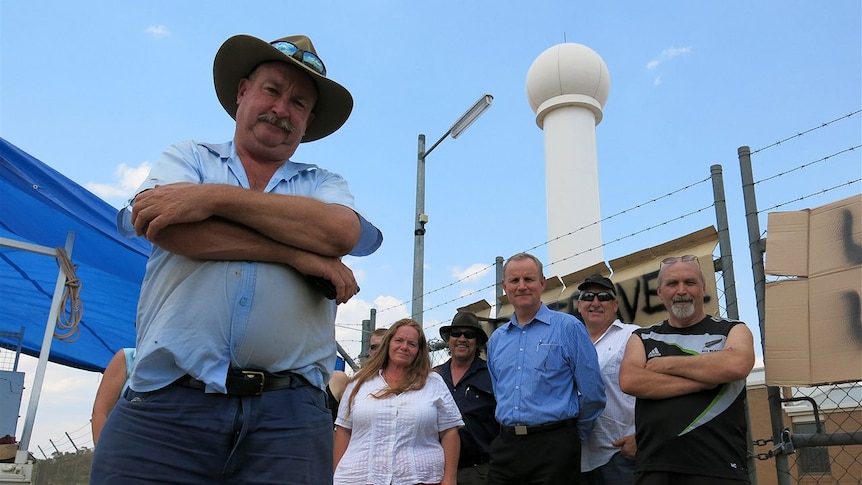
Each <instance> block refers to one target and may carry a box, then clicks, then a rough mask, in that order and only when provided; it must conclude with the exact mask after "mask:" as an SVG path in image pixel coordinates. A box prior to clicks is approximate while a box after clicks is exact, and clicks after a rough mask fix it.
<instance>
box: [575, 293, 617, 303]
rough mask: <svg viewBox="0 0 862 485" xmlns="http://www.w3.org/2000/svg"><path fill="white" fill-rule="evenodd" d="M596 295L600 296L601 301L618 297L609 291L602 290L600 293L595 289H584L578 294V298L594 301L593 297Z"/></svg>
mask: <svg viewBox="0 0 862 485" xmlns="http://www.w3.org/2000/svg"><path fill="white" fill-rule="evenodd" d="M596 297H598V298H599V301H613V300H616V297H615V296H614V295H613V294H612V293H608V292H607V291H600V292H598V293H596V292H594V291H582V292H581V294H580V295H579V296H578V300H581V301H593V299H594V298H596Z"/></svg>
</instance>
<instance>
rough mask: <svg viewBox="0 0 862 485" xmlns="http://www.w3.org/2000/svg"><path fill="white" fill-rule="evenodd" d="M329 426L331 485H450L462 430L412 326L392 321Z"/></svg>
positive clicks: (421, 337)
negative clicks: (331, 436)
mask: <svg viewBox="0 0 862 485" xmlns="http://www.w3.org/2000/svg"><path fill="white" fill-rule="evenodd" d="M344 396H347V399H344V398H342V400H341V404H340V405H339V407H338V418H337V419H336V420H335V425H336V426H335V456H334V459H335V477H334V481H333V483H334V484H335V485H356V484H373V485H390V484H391V485H417V484H422V485H425V484H441V485H455V482H456V479H457V474H458V454H459V452H460V445H461V443H460V439H459V438H458V428H459V427H460V426H464V422H463V421H462V420H461V413H460V412H459V411H458V406H457V405H456V404H455V400H454V399H453V398H452V394H451V393H450V392H449V388H448V387H446V383H445V382H444V381H443V379H442V378H441V377H440V375H439V374H437V373H436V372H432V371H431V359H430V356H429V355H428V342H427V341H426V339H425V332H424V331H423V330H422V327H421V326H420V325H419V324H418V323H416V322H415V321H413V320H410V319H403V320H399V321H397V322H395V323H394V324H392V326H391V327H390V329H389V331H388V332H387V333H386V335H385V336H384V337H383V342H382V344H381V347H380V351H379V352H377V354H376V355H374V356H373V357H372V358H371V359H370V360H369V361H368V362H367V363H366V365H365V366H364V367H363V368H362V369H361V370H360V371H359V372H357V373H356V374H355V375H354V376H353V378H352V379H351V380H350V382H349V383H348V384H347V388H346V389H345V391H344Z"/></svg>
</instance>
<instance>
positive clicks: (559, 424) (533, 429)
mask: <svg viewBox="0 0 862 485" xmlns="http://www.w3.org/2000/svg"><path fill="white" fill-rule="evenodd" d="M577 425H578V418H569V419H563V420H561V421H554V422H553V423H545V424H539V425H536V426H526V425H524V426H500V431H501V432H502V433H503V434H507V435H515V436H526V435H529V434H536V433H544V432H546V431H552V430H555V429H560V428H564V427H566V426H577Z"/></svg>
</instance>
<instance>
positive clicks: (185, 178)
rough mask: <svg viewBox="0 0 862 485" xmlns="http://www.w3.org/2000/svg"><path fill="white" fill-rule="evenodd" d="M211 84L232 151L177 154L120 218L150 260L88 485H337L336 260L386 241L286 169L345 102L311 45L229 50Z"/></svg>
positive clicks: (340, 290) (342, 270)
mask: <svg viewBox="0 0 862 485" xmlns="http://www.w3.org/2000/svg"><path fill="white" fill-rule="evenodd" d="M173 74H175V75H182V74H181V73H173ZM213 79H214V84H215V91H216V95H217V97H218V99H219V101H220V103H221V105H222V107H223V108H224V109H225V111H227V113H228V115H230V116H231V117H232V118H233V119H235V120H236V124H235V131H234V134H233V139H231V140H230V141H228V142H225V143H201V142H195V141H186V142H182V143H178V144H175V145H173V146H171V147H169V148H168V149H167V151H166V152H165V153H164V154H163V156H162V157H161V158H160V159H159V161H158V162H157V163H156V164H155V165H154V166H153V169H152V171H151V172H150V174H149V176H148V177H147V179H146V181H145V182H144V183H143V185H142V186H141V187H140V188H139V190H138V192H137V195H136V196H135V197H134V200H133V203H132V204H131V205H129V206H128V207H126V208H124V209H123V210H122V211H121V212H120V214H119V215H118V229H119V230H120V232H121V234H123V235H125V236H127V237H134V236H135V235H138V236H144V237H146V238H147V239H148V240H149V241H151V242H152V243H153V249H152V253H151V255H150V259H149V262H148V264H147V271H146V276H145V277H144V281H143V285H142V288H141V295H140V300H139V304H138V314H137V345H136V346H137V352H136V353H137V356H136V360H135V366H134V369H133V370H132V374H131V377H130V389H129V391H128V392H127V393H126V394H125V398H124V399H121V401H120V402H119V403H118V404H117V406H116V408H115V409H114V410H113V411H112V413H111V415H110V416H109V418H108V421H107V423H106V425H105V427H104V429H103V431H102V435H101V437H100V440H99V442H100V445H99V447H98V451H97V452H96V453H95V455H94V459H93V472H92V474H91V483H93V484H103V483H112V484H113V483H124V484H144V483H261V484H263V483H301V484H308V483H331V482H332V458H333V442H332V419H331V416H330V414H329V413H328V412H327V409H326V393H325V391H324V388H325V386H326V383H327V381H328V380H329V377H330V375H331V373H332V371H333V367H334V363H335V353H336V352H335V351H336V343H335V327H334V322H335V313H336V305H337V304H340V303H344V302H346V301H347V300H349V299H350V298H351V297H353V296H354V295H355V294H356V293H357V292H358V291H359V287H358V285H357V284H356V280H355V278H354V276H353V273H352V272H351V270H350V268H348V267H347V266H345V265H344V264H343V263H342V262H341V257H342V256H344V255H346V254H351V255H354V256H364V255H368V254H371V253H373V252H374V251H375V250H376V249H377V248H378V247H379V246H380V243H381V242H382V234H381V233H380V231H379V230H378V229H377V228H376V227H374V226H373V225H372V224H371V223H370V222H368V221H367V220H366V219H365V218H363V217H362V216H361V215H359V212H358V211H357V209H356V208H355V205H354V200H353V195H352V194H351V193H350V191H349V190H348V187H347V183H346V182H345V180H344V179H343V178H342V177H341V176H339V175H337V174H335V173H333V172H330V171H327V170H325V169H323V168H320V167H318V166H316V165H312V164H307V163H299V162H294V161H292V160H291V157H293V156H294V154H295V152H296V150H297V148H298V147H299V145H300V144H301V143H306V142H312V141H315V140H319V139H321V138H323V137H326V136H328V135H330V134H332V133H333V132H335V131H336V130H338V129H339V128H340V127H341V126H342V125H343V124H344V122H345V121H346V120H347V118H348V116H349V115H350V112H351V111H352V109H353V98H352V97H351V95H350V93H349V92H348V91H347V89H345V88H344V87H343V86H341V85H340V84H338V83H336V82H335V81H332V80H331V79H329V78H327V77H326V68H325V66H324V64H323V61H322V60H321V59H320V57H319V56H318V55H317V52H316V50H315V48H314V45H313V44H312V42H311V39H309V38H308V37H306V36H304V35H294V36H290V37H284V38H281V39H278V40H276V41H274V42H267V41H265V40H261V39H257V38H255V37H251V36H248V35H237V36H234V37H231V38H230V39H228V40H227V41H225V42H224V44H222V46H221V47H220V48H219V50H218V52H217V53H216V56H215V61H214V63H213ZM191 122H194V117H192V118H191ZM313 281H316V283H314V282H313ZM130 463H133V464H134V466H130V465H129V464H130Z"/></svg>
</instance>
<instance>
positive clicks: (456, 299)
mask: <svg viewBox="0 0 862 485" xmlns="http://www.w3.org/2000/svg"><path fill="white" fill-rule="evenodd" d="M714 206H715V204H710V205H708V206H706V207H702V208H700V209H697V210H694V211H691V212H689V213H687V214H683V215H681V216H678V217H674V218H673V219H668V220H666V221H664V222H661V223H659V224H656V225H654V226H650V227H647V228H644V229H641V230H639V231H635V232H633V233H631V234H628V235H626V236H622V237H618V238H616V239H614V240H612V241H609V242H607V243H602V244H600V245H598V246H596V247H593V248H589V249H585V250H583V251H581V252H579V253H575V254H572V255H570V256H566V257H565V258H562V259H559V260H557V261H553V262H550V263H548V264H545V265H544V266H543V267H544V268H549V267H551V266H553V265H555V264H557V263H561V262H563V261H567V260H569V259H571V258H574V257H577V256H580V255H582V254H586V253H588V252H590V251H595V250H596V249H599V248H605V247H607V246H610V245H611V244H614V243H618V242H620V241H624V240H626V239H628V238H630V237H634V236H637V235H638V234H642V233H644V232H648V231H651V230H653V229H656V228H659V227H661V226H665V225H667V224H670V223H671V222H674V221H678V220H681V219H685V218H686V217H690V216H693V215H695V214H698V213H700V212H703V211H705V210H707V209H709V208H712V207H714ZM529 251H530V250H527V252H529ZM495 286H496V283H494V284H491V285H487V286H485V287H483V288H480V289H478V290H474V291H471V292H468V293H464V294H462V295H459V296H458V297H456V298H453V299H451V300H448V301H445V302H442V303H440V304H438V305H434V306H431V307H429V308H428V309H427V310H424V311H423V313H424V312H427V311H431V310H435V309H437V308H440V307H443V306H446V305H448V304H450V303H454V302H456V301H459V300H463V299H464V298H466V297H468V296H471V295H475V294H476V293H480V292H482V291H485V290H488V289H490V288H494V287H495ZM381 311H382V310H381Z"/></svg>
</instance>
